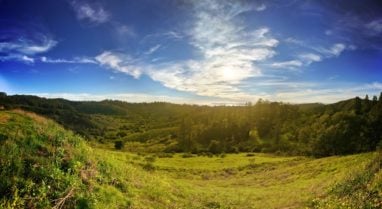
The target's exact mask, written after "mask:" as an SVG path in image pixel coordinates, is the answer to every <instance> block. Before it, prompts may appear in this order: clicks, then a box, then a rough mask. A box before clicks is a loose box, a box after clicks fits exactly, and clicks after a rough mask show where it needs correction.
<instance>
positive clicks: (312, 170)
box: [95, 149, 374, 208]
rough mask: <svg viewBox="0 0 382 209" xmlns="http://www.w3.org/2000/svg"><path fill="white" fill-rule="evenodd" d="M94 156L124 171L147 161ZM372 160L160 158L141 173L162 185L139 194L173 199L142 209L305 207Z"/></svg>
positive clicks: (263, 156) (235, 156) (232, 156)
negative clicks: (161, 204) (106, 160)
mask: <svg viewBox="0 0 382 209" xmlns="http://www.w3.org/2000/svg"><path fill="white" fill-rule="evenodd" d="M95 153H97V156H99V157H100V158H104V156H108V158H109V161H110V162H114V163H115V165H116V167H118V168H119V169H124V167H125V168H126V166H125V165H134V166H139V165H141V166H142V167H144V165H145V157H143V156H139V155H136V154H131V153H123V152H115V151H105V150H102V149H96V150H95ZM373 155H374V154H372V153H367V154H359V155H351V156H344V157H329V158H322V159H310V158H304V157H278V156H272V155H266V154H257V153H256V154H255V156H249V157H248V156H247V154H245V153H241V154H228V155H226V156H225V157H224V158H222V157H200V156H196V157H191V158H183V157H182V155H181V154H176V155H174V156H173V157H171V158H156V160H155V162H154V163H153V166H154V167H155V169H154V170H150V171H145V170H142V173H145V174H147V175H149V176H150V178H149V180H147V181H145V183H144V184H150V183H148V182H149V181H151V180H153V179H155V180H154V181H155V183H158V182H161V185H160V186H156V187H155V190H151V189H150V187H148V188H141V189H136V191H137V194H138V193H139V194H141V195H142V194H145V193H148V194H145V195H146V197H151V198H148V199H149V200H152V199H154V200H156V201H157V200H160V199H161V198H164V197H163V196H166V195H168V196H167V197H166V198H168V199H166V198H165V199H166V200H162V201H159V202H163V203H164V205H163V206H159V205H157V206H153V205H155V204H156V203H155V202H153V203H152V204H153V205H151V206H149V205H148V202H146V203H141V204H138V205H137V207H138V208H139V207H143V208H145V206H143V205H145V204H146V206H147V207H148V208H150V207H155V208H167V207H169V205H170V206H172V207H173V208H305V207H308V206H309V204H310V201H311V200H312V199H314V198H317V197H320V196H323V195H325V194H326V192H327V191H328V189H329V188H330V186H332V185H333V184H334V183H336V182H339V181H341V180H343V179H344V178H345V177H347V176H348V175H349V174H350V173H353V172H356V171H357V170H360V169H361V168H363V167H364V166H365V165H366V164H367V163H368V162H369V161H370V159H372V157H373ZM136 169H139V168H138V167H136ZM125 172H128V171H127V170H126V171H125ZM122 173H124V171H122ZM136 180H138V181H139V182H140V181H141V180H142V179H141V178H138V179H136ZM141 183H142V182H141ZM138 191H140V192H143V193H140V192H138ZM155 191H157V193H155ZM165 194H166V195H165ZM145 195H143V196H140V195H138V196H137V198H136V200H135V201H132V202H133V203H134V202H135V203H139V202H141V201H142V200H144V199H147V198H144V196H145ZM149 202H150V201H149Z"/></svg>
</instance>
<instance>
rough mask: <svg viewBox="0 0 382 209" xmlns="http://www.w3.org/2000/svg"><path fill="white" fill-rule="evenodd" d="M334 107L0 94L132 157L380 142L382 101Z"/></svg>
mask: <svg viewBox="0 0 382 209" xmlns="http://www.w3.org/2000/svg"><path fill="white" fill-rule="evenodd" d="M376 98H377V97H373V99H372V100H369V99H360V98H353V99H349V100H345V101H341V102H337V103H334V104H328V105H324V104H319V103H312V104H286V103H281V102H269V101H262V100H261V101H259V102H257V103H256V104H253V105H244V106H214V107H211V106H197V105H178V104H171V103H164V102H154V103H127V102H121V101H111V100H105V101H100V102H88V101H86V102H73V101H68V100H64V99H45V98H40V97H36V96H27V95H14V96H7V95H6V94H5V93H2V94H0V106H3V107H4V108H5V109H23V110H27V111H31V112H35V113H37V114H41V115H44V116H46V117H48V118H51V119H53V120H55V121H57V122H58V123H60V124H61V125H63V126H64V127H66V128H68V129H71V130H73V131H74V132H76V133H78V134H80V135H82V136H83V137H84V138H86V139H87V140H90V141H92V142H94V143H95V144H96V145H97V146H103V147H109V148H113V147H114V143H116V142H117V141H120V142H121V143H123V144H125V145H126V146H124V148H123V149H127V150H135V151H139V152H192V153H202V152H204V153H207V152H210V153H222V152H240V151H258V152H273V153H276V152H277V153H283V154H303V155H314V156H328V155H339V154H351V153H358V152H366V151H372V150H375V148H376V146H377V144H378V143H379V142H380V141H381V139H382V129H381V128H380V127H381V126H382V96H380V97H379V99H376Z"/></svg>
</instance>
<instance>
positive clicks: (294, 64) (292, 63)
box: [271, 60, 303, 70]
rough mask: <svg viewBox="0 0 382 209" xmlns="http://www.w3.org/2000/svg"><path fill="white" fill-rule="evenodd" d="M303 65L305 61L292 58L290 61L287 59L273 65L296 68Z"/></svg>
mask: <svg viewBox="0 0 382 209" xmlns="http://www.w3.org/2000/svg"><path fill="white" fill-rule="evenodd" d="M302 65H303V63H302V62H301V61H300V60H290V61H285V62H275V63H272V64H271V67H273V68H283V69H290V70H295V69H297V68H299V67H301V66H302Z"/></svg>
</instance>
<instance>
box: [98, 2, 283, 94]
mask: <svg viewBox="0 0 382 209" xmlns="http://www.w3.org/2000/svg"><path fill="white" fill-rule="evenodd" d="M252 9H253V8H252V7H250V6H246V5H241V4H230V3H229V2H228V1H206V2H204V1H203V2H202V1H197V2H195V5H194V11H195V22H193V23H192V24H191V25H192V27H191V28H190V29H189V30H188V31H186V32H185V33H186V34H187V37H188V39H189V43H190V44H191V45H192V46H193V47H194V49H195V53H197V54H198V57H200V58H197V59H189V60H181V61H173V62H167V63H166V62H162V63H160V64H157V65H148V64H146V65H142V64H139V63H138V64H137V63H136V62H134V61H132V58H131V57H129V56H123V55H122V54H118V53H113V52H108V51H106V52H103V53H102V54H100V55H99V56H97V57H96V60H97V61H98V62H99V63H100V64H101V65H104V66H107V67H109V68H111V69H114V70H116V71H120V72H124V73H127V74H129V75H132V76H133V77H135V78H137V77H139V76H140V75H141V74H142V73H145V74H146V75H148V76H150V77H151V78H152V79H153V80H155V81H158V82H160V83H162V84H163V85H164V86H166V87H168V88H172V89H176V90H181V91H187V92H193V93H195V94H197V95H201V96H212V97H220V98H236V99H237V98H240V99H243V100H248V99H250V98H254V97H253V96H251V95H250V94H247V93H245V92H243V91H242V90H241V89H240V87H239V84H240V83H241V82H242V81H244V80H246V79H249V78H251V77H254V76H259V75H261V70H260V69H259V68H258V67H256V63H257V62H262V61H264V60H266V59H268V58H270V57H272V56H273V55H274V54H275V51H274V48H275V47H276V46H277V44H278V40H276V39H274V38H272V37H271V35H270V32H269V29H268V28H265V27H262V28H258V29H256V30H248V29H247V28H246V27H245V25H243V24H242V22H241V21H240V19H239V18H238V17H237V16H238V15H239V14H241V13H243V12H246V11H249V10H252ZM172 35H174V34H172ZM158 48H159V45H157V46H155V47H153V48H151V49H150V50H149V51H148V52H150V53H153V52H154V51H155V50H157V49H158Z"/></svg>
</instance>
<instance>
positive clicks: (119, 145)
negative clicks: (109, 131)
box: [114, 140, 124, 150]
mask: <svg viewBox="0 0 382 209" xmlns="http://www.w3.org/2000/svg"><path fill="white" fill-rule="evenodd" d="M123 146H124V144H123V142H122V141H121V140H118V141H115V142H114V148H115V149H117V150H121V149H122V148H123Z"/></svg>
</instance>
